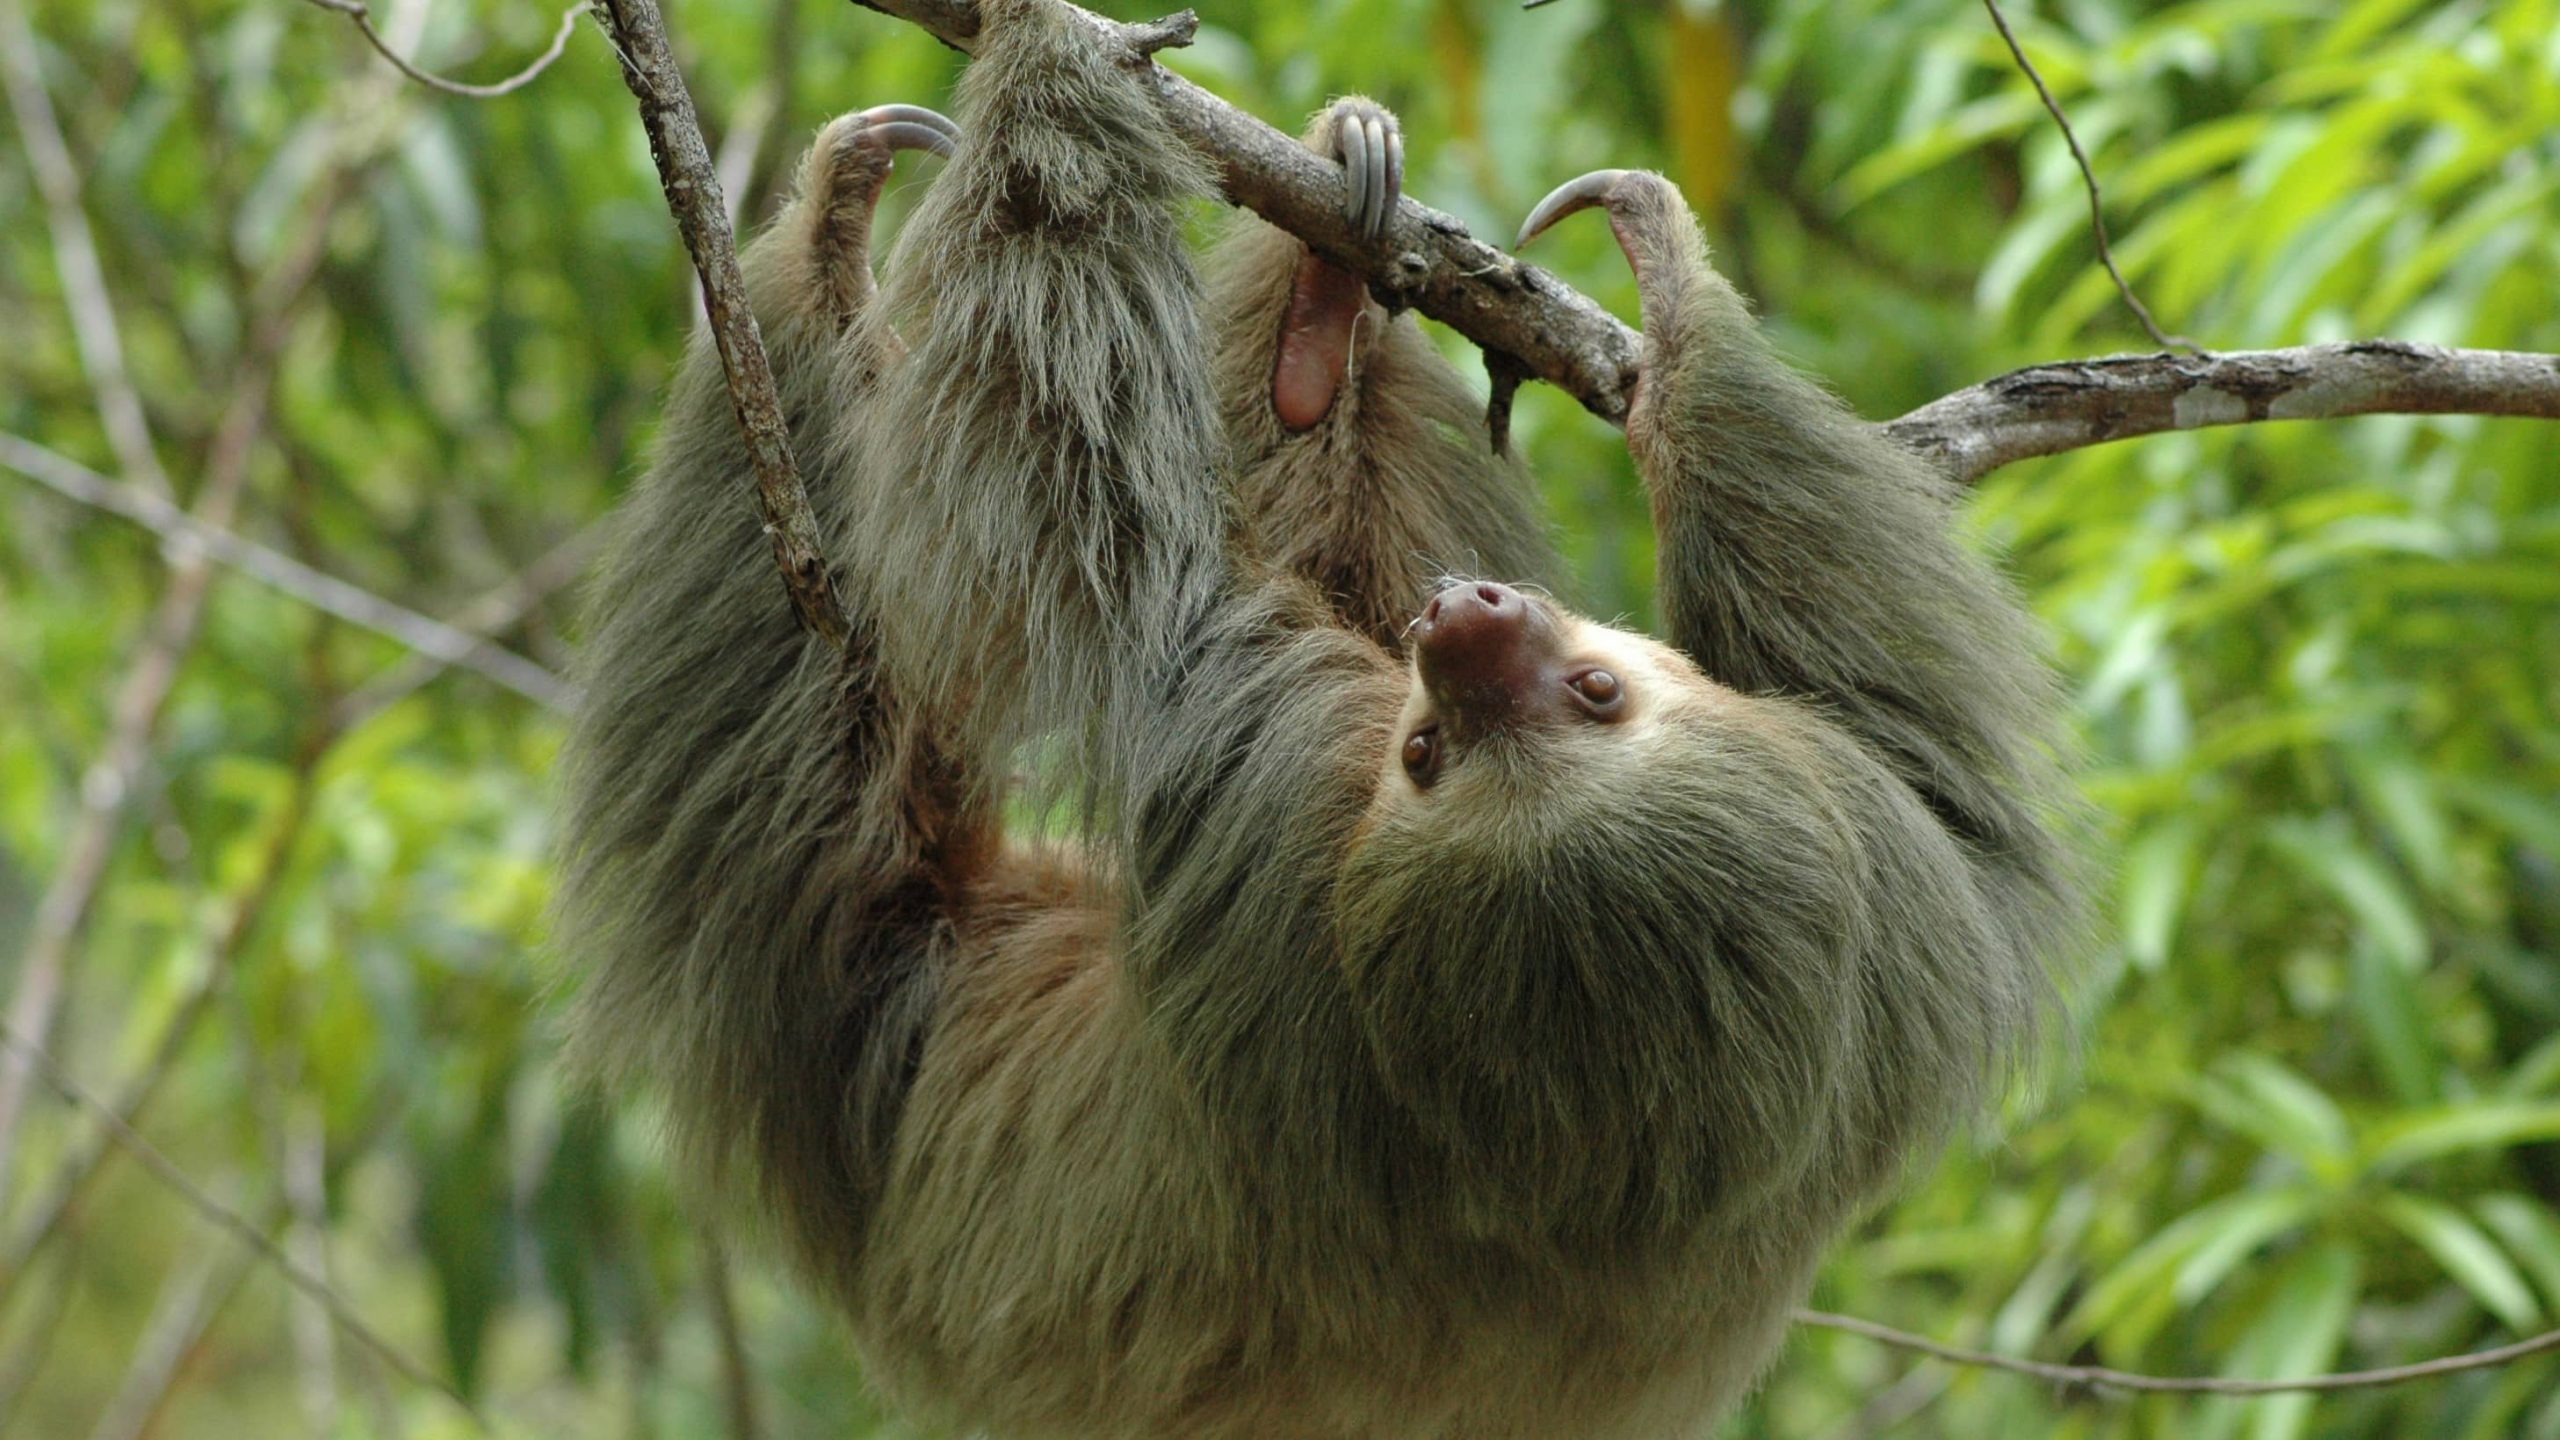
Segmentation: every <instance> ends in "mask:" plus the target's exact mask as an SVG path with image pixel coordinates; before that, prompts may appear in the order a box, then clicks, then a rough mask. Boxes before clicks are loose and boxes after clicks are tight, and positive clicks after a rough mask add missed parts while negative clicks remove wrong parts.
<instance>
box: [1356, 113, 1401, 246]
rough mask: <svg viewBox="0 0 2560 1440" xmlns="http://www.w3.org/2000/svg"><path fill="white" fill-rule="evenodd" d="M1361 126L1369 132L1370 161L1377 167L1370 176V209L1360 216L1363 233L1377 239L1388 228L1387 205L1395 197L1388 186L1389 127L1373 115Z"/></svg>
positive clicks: (1364, 120)
mask: <svg viewBox="0 0 2560 1440" xmlns="http://www.w3.org/2000/svg"><path fill="white" fill-rule="evenodd" d="M1360 128H1361V129H1362V130H1365V131H1367V132H1368V135H1369V163H1370V165H1371V166H1373V167H1375V168H1374V172H1373V173H1372V174H1371V175H1370V177H1369V209H1368V213H1366V214H1364V215H1362V216H1361V217H1360V229H1361V232H1362V233H1363V234H1366V235H1367V236H1369V237H1370V238H1371V239H1376V238H1377V235H1378V232H1379V231H1381V230H1384V229H1385V228H1387V205H1388V204H1389V202H1390V201H1391V200H1392V199H1393V192H1391V191H1390V190H1388V188H1387V171H1388V168H1389V165H1390V162H1389V161H1388V159H1387V127H1386V124H1385V122H1383V121H1381V120H1380V119H1379V118H1378V117H1377V116H1375V115H1371V116H1369V117H1367V118H1366V119H1363V120H1362V121H1361V122H1360Z"/></svg>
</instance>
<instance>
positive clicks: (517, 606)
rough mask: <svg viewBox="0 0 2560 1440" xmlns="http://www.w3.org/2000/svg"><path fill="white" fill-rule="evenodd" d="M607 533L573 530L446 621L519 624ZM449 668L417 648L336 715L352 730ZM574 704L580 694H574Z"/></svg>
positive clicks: (467, 626) (467, 625) (463, 627)
mask: <svg viewBox="0 0 2560 1440" xmlns="http://www.w3.org/2000/svg"><path fill="white" fill-rule="evenodd" d="M603 539H604V527H603V526H602V525H600V524H599V525H589V526H587V527H586V528H585V529H582V530H578V531H576V532H574V533H572V534H571V535H570V536H569V538H568V539H566V540H563V541H561V542H560V543H559V544H557V545H554V546H552V547H551V548H550V549H549V550H546V551H544V552H543V553H542V554H541V555H539V556H537V557H535V559H534V561H533V563H532V564H530V565H527V566H526V567H525V568H524V570H523V572H522V573H520V574H517V575H515V576H513V577H511V578H509V579H508V580H506V581H505V582H504V583H502V584H500V585H498V586H496V587H495V588H493V589H491V590H489V591H487V592H485V593H483V594H481V595H480V596H478V597H476V598H474V599H473V600H472V601H471V602H470V603H468V604H466V605H464V606H463V607H462V608H461V609H459V610H456V611H455V612H454V613H453V615H452V616H451V617H450V618H449V619H447V620H446V622H445V623H446V624H448V625H450V626H452V627H453V628H454V629H456V630H460V631H464V632H465V633H468V634H472V635H487V634H490V633H492V632H494V631H500V630H506V629H510V628H512V627H514V626H515V625H516V624H517V623H519V622H520V621H522V620H523V619H524V618H525V616H527V615H529V614H531V613H532V612H533V609H534V607H535V606H537V605H540V604H541V603H542V602H543V601H544V600H547V599H549V598H550V597H551V595H552V593H553V592H555V591H557V590H558V589H560V587H562V586H564V585H566V584H568V583H569V582H570V581H572V580H575V579H577V578H578V575H579V573H580V572H581V571H583V570H585V569H586V568H587V561H588V560H590V559H592V558H594V555H595V551H596V547H597V545H598V544H599V543H601V542H602V541H603ZM444 670H445V662H444V661H443V660H441V659H438V658H437V657H435V656H432V655H428V654H424V653H417V654H412V655H410V656H409V657H407V658H406V659H404V660H402V661H401V662H400V663H399V664H397V665H394V666H392V667H391V668H389V669H387V670H385V671H384V672H383V673H382V674H380V675H378V676H376V677H375V678H373V679H371V680H368V681H366V682H365V683H364V684H363V685H362V686H361V687H359V688H358V689H357V690H356V691H355V692H354V693H352V694H350V695H348V696H346V697H345V698H344V699H341V700H340V701H339V702H338V705H337V709H336V711H335V713H334V715H333V717H332V718H333V720H334V722H335V723H336V725H337V726H338V728H339V729H341V730H352V729H354V728H355V727H356V726H357V725H358V724H360V723H362V722H363V721H364V720H366V719H368V718H370V717H372V716H374V715H376V714H379V713H380V712H382V711H384V710H387V709H389V708H390V707H391V706H393V705H396V704H398V703H399V702H400V701H402V700H404V699H406V698H408V697H409V695H410V694H411V693H413V692H414V691H416V690H417V689H418V687H420V686H422V685H424V684H426V683H427V682H428V681H430V680H433V679H434V678H435V677H436V676H438V675H440V674H442V673H443V672H444ZM570 700H571V702H572V703H573V704H574V703H575V700H576V696H575V695H572V696H571V697H570Z"/></svg>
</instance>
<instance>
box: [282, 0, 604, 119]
mask: <svg viewBox="0 0 2560 1440" xmlns="http://www.w3.org/2000/svg"><path fill="white" fill-rule="evenodd" d="M310 3H311V4H313V5H316V6H318V7H319V8H321V9H323V10H331V11H335V12H336V13H338V14H340V15H344V16H346V17H347V19H348V20H350V21H352V22H354V24H355V27H356V33H357V34H359V35H362V36H363V37H364V43H366V44H367V45H370V46H372V47H373V48H374V52H375V53H376V54H379V55H380V56H381V57H382V58H383V59H385V60H388V61H390V62H391V66H392V68H393V69H395V70H398V71H399V72H400V73H401V74H403V75H406V76H408V77H409V78H410V79H412V80H415V81H417V82H418V83H419V84H421V85H424V86H426V87H427V88H428V89H430V90H440V91H443V92H444V93H445V94H447V95H458V96H460V97H462V98H463V99H465V100H495V99H497V98H498V97H499V96H501V95H512V94H514V93H515V92H516V91H518V90H521V89H523V88H524V87H525V86H527V85H530V84H532V83H533V82H534V81H535V80H536V79H537V78H539V77H540V76H541V74H542V72H543V71H545V70H548V69H550V68H551V63H552V62H553V61H555V60H557V59H559V58H560V52H561V51H563V50H566V49H567V48H569V36H570V33H571V32H572V31H574V30H576V29H577V28H578V12H579V11H580V10H583V9H585V8H586V0H570V4H569V8H567V9H565V10H563V11H561V12H560V28H558V29H557V30H554V31H552V32H551V43H550V44H549V45H546V46H544V47H543V50H542V53H541V54H539V55H536V56H534V57H533V58H532V59H531V60H529V61H526V62H525V66H524V68H523V69H521V70H518V71H517V72H516V73H514V74H513V75H510V76H508V77H507V78H505V79H504V80H495V81H491V82H490V83H488V84H486V85H475V84H472V83H471V82H469V81H467V80H447V79H446V78H444V77H443V76H441V75H437V74H432V73H430V72H428V71H425V70H421V69H419V68H418V67H417V65H416V64H415V63H413V62H412V61H410V60H409V59H407V58H406V57H404V56H403V55H401V53H400V51H399V50H398V49H397V48H396V47H394V46H393V45H392V43H391V42H390V41H389V40H386V39H384V38H383V35H382V32H381V31H380V30H377V29H375V28H374V25H373V11H372V8H371V7H370V6H368V5H366V4H365V3H364V0H310Z"/></svg>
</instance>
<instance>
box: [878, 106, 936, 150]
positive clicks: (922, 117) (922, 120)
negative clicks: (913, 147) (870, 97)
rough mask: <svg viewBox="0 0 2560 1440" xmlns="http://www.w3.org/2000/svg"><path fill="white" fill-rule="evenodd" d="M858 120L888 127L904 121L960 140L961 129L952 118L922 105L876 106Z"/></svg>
mask: <svg viewBox="0 0 2560 1440" xmlns="http://www.w3.org/2000/svg"><path fill="white" fill-rule="evenodd" d="M857 118H859V119H860V120H861V121H862V123H863V124H865V125H887V124H889V123H891V122H892V121H898V120H904V121H906V122H908V123H910V124H914V125H923V126H927V127H930V128H932V129H934V130H938V131H940V132H941V133H942V135H943V136H944V138H946V139H951V140H957V139H959V138H960V127H959V126H958V125H957V124H955V123H953V121H952V119H951V117H950V116H948V115H945V114H943V113H942V112H941V111H939V110H927V109H926V108H924V107H923V106H921V105H874V106H872V107H871V108H870V109H868V110H865V111H863V112H862V114H861V115H860V116H859V117H857ZM944 153H946V154H947V153H949V152H947V151H946V152H944Z"/></svg>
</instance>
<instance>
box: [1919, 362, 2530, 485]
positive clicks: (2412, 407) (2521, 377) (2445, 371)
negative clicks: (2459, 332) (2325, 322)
mask: <svg viewBox="0 0 2560 1440" xmlns="http://www.w3.org/2000/svg"><path fill="white" fill-rule="evenodd" d="M2350 415H2521V416H2529V417H2532V418H2535V419H2540V420H2560V355H2535V354H2527V353H2524V352H2521V351H2515V350H2448V349H2444V348H2443V347H2441V346H2436V345H2418V344H2412V343H2410V342H2408V341H2405V340H2354V341H2349V342H2347V343H2345V344H2341V345H2303V346H2298V347H2296V348H2294V349H2290V350H2230V351H2224V352H2222V353H2220V354H2207V355H2170V354H2154V355H2108V356H2102V357H2100V358H2098V359H2094V360H2066V361H2062V362H2059V363H2056V364H2052V365H2032V366H2029V367H2028V368H2026V369H2024V370H2017V371H2012V372H2011V373H2009V374H2007V375H2003V376H2000V377H1999V378H1998V379H1995V380H1986V381H1984V382H1982V383H1981V384H1979V385H1975V386H1972V387H1971V388H1969V389H1964V390H1959V391H1957V392H1955V393H1954V394H1952V395H1948V396H1945V397H1942V398H1940V399H1937V400H1932V401H1930V402H1929V403H1928V404H1926V405H1923V406H1921V407H1920V408H1919V409H1917V410H1914V411H1912V412H1911V413H1910V414H1908V415H1905V416H1903V417H1902V418H1901V419H1899V420H1895V421H1892V422H1891V423H1889V424H1887V425H1886V426H1885V430H1886V432H1887V433H1888V434H1890V435H1892V436H1893V437H1894V438H1895V439H1897V440H1900V441H1901V442H1902V443H1904V444H1905V445H1908V446H1910V447H1911V448H1912V449H1914V450H1917V451H1919V452H1920V453H1921V454H1923V455H1926V456H1929V457H1930V458H1931V459H1933V460H1936V461H1937V462H1938V463H1939V464H1940V465H1942V466H1944V467H1945V468H1946V469H1947V470H1948V472H1949V473H1951V474H1953V475H1955V476H1956V477H1957V478H1958V479H1960V480H1968V481H1970V480H1978V479H1980V478H1981V477H1983V476H1985V475H1988V474H1990V473H1991V472H1992V471H1994V470H1997V469H1999V468H2000V467H2001V466H2003V465H2006V464H2009V463H2010V462H2011V461H2014V460H2025V459H2029V458H2031V457H2033V456H2038V455H2057V454H2060V453H2062V452H2063V451H2065V450H2078V449H2083V448H2085V447H2087V446H2091V445H2103V444H2105V443H2107V442H2108V441H2110V440H2130V439H2133V438H2134V437H2136V436H2139V435H2157V434H2159V433H2160V432H2162V431H2164V430H2200V429H2203V428H2205V427H2207V426H2211V425H2246V424H2250V423H2253V422H2255V421H2260V420H2337V419H2343V418H2345V417H2347V416H2350Z"/></svg>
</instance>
